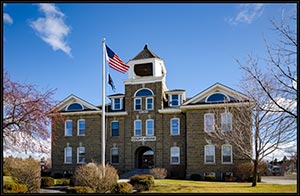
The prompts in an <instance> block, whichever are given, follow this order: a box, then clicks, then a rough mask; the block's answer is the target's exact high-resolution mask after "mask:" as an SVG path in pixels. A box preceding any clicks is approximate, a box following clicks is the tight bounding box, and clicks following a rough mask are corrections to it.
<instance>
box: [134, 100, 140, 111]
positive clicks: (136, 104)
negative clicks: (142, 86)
mask: <svg viewBox="0 0 300 196" xmlns="http://www.w3.org/2000/svg"><path fill="white" fill-rule="evenodd" d="M134 110H142V98H135V99H134Z"/></svg>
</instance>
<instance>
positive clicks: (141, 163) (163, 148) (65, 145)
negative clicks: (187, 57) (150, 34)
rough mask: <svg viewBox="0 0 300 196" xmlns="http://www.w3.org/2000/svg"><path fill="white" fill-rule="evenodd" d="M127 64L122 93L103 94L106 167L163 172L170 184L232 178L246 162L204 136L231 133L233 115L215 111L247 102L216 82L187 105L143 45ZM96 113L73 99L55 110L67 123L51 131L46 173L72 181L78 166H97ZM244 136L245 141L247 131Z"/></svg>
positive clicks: (229, 145) (98, 113)
mask: <svg viewBox="0 0 300 196" xmlns="http://www.w3.org/2000/svg"><path fill="white" fill-rule="evenodd" d="M127 64H128V65H129V66H130V68H129V70H128V79H126V80H124V85H125V94H113V95H109V96H108V98H109V99H110V103H109V104H106V120H105V122H106V147H105V149H106V152H105V158H106V162H107V163H110V164H111V165H113V166H114V167H115V168H117V169H118V171H119V173H120V174H124V173H126V172H130V171H132V170H135V169H149V168H154V167H162V168H166V169H167V171H168V176H169V177H170V178H187V179H189V178H190V176H191V175H192V174H200V175H201V177H202V178H203V177H204V176H205V175H214V176H215V177H216V178H217V179H219V180H221V179H223V178H224V176H225V175H233V172H234V170H233V169H234V166H235V165H237V164H239V163H240V162H241V161H245V160H246V159H245V158H242V157H241V156H238V151H237V148H235V144H233V143H227V142H226V141H222V142H223V143H222V142H221V143H220V141H217V139H216V138H215V137H211V136H210V135H209V134H208V133H211V132H213V131H215V128H216V127H220V128H221V129H222V131H224V132H225V131H234V126H235V123H234V122H235V117H236V116H235V115H236V114H232V113H230V112H226V110H224V111H223V112H218V113H215V112H214V109H216V108H219V109H221V110H222V109H224V107H225V106H224V105H226V104H230V105H231V107H234V106H235V104H238V105H239V106H241V104H243V103H246V102H248V100H249V98H248V97H246V96H245V95H243V94H241V93H239V92H237V91H235V90H233V89H231V88H229V87H227V86H224V85H222V84H220V83H216V84H214V85H212V86H210V87H208V88H207V89H205V90H203V91H202V92H200V93H199V94H197V95H195V96H194V97H191V98H189V99H188V98H187V97H186V92H185V90H184V89H168V88H167V85H166V75H167V70H166V67H165V64H164V61H163V60H162V59H161V58H160V57H158V56H157V55H156V54H155V53H154V52H152V51H151V50H150V49H149V48H148V46H147V45H145V47H144V49H143V50H142V51H141V52H140V53H138V54H137V55H136V56H135V57H134V58H133V59H131V60H130V61H129V62H128V63H127ZM198 80H199V82H200V80H201V78H199V79H198ZM101 107H102V106H94V105H92V104H90V103H88V102H87V101H85V100H84V99H82V98H79V97H77V96H75V95H70V96H69V97H67V98H66V99H64V100H63V101H62V102H61V103H59V104H58V105H57V106H56V109H58V110H59V112H60V113H61V114H62V115H63V116H64V117H65V121H64V123H61V124H58V126H55V127H54V126H53V127H52V138H53V141H52V154H51V155H52V174H58V173H60V174H72V173H74V171H75V169H76V167H77V166H79V165H82V164H85V163H89V162H92V161H96V162H99V163H100V162H101V157H102V156H101V152H102V150H101V146H102V144H101V141H102V139H101V135H102V130H101V129H102V125H101V114H102V111H101ZM250 119H251V118H250V116H249V120H250ZM218 123H219V124H218ZM243 131H244V132H245V133H247V134H245V135H250V136H251V127H250V126H248V127H244V130H243ZM249 133H250V134H249ZM250 136H249V138H246V140H245V143H246V145H248V146H249V148H251V137H250Z"/></svg>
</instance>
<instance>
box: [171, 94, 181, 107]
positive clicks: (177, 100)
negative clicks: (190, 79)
mask: <svg viewBox="0 0 300 196" xmlns="http://www.w3.org/2000/svg"><path fill="white" fill-rule="evenodd" d="M170 98H171V100H170V106H179V105H180V95H170Z"/></svg>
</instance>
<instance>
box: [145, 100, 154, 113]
mask: <svg viewBox="0 0 300 196" xmlns="http://www.w3.org/2000/svg"><path fill="white" fill-rule="evenodd" d="M146 110H153V97H147V98H146Z"/></svg>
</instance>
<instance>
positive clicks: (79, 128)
mask: <svg viewBox="0 0 300 196" xmlns="http://www.w3.org/2000/svg"><path fill="white" fill-rule="evenodd" d="M77 134H78V135H85V120H84V119H79V120H78V124H77Z"/></svg>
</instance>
